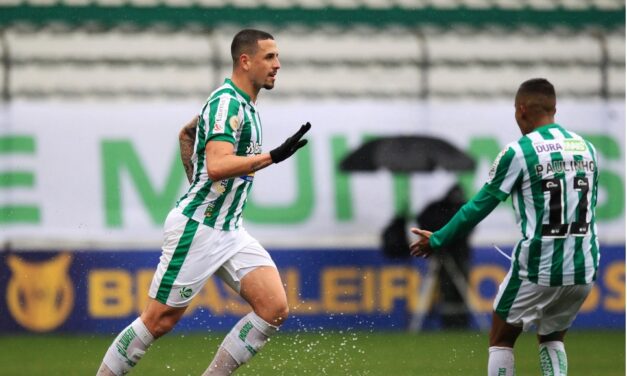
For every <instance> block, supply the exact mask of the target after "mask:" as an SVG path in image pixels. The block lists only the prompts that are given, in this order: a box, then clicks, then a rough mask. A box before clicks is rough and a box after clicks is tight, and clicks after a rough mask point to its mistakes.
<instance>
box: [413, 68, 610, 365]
mask: <svg viewBox="0 0 627 376" xmlns="http://www.w3.org/2000/svg"><path fill="white" fill-rule="evenodd" d="M555 104H556V96H555V89H554V88H553V85H552V84H551V83H550V82H549V81H547V80H545V79H531V80H528V81H525V82H523V83H522V84H521V85H520V87H519V89H518V92H517V94H516V100H515V107H516V122H517V123H518V126H519V128H520V131H521V132H522V134H523V136H522V137H521V138H520V139H519V140H518V141H516V142H512V143H510V144H509V145H507V146H506V147H505V149H504V150H503V151H502V152H501V153H500V154H499V155H498V157H497V158H496V160H495V162H494V165H493V166H492V169H491V170H490V174H489V178H488V181H487V183H486V184H485V185H484V187H483V188H482V189H481V190H480V191H479V193H478V194H477V195H476V196H474V197H473V198H472V199H471V200H470V201H469V202H468V203H467V204H466V205H464V206H463V207H462V208H461V209H460V210H459V211H458V212H457V214H456V215H455V216H454V217H453V218H452V219H451V221H450V222H449V223H448V224H447V225H446V226H444V227H443V228H442V229H440V230H439V231H436V232H434V233H431V232H429V231H425V230H421V229H417V228H414V229H412V232H413V233H414V234H416V235H419V239H418V240H416V241H414V242H413V243H412V244H411V247H410V248H411V253H412V255H414V256H422V257H428V256H430V255H431V253H432V252H433V251H434V250H435V249H437V248H439V247H441V246H443V245H446V244H448V243H449V242H451V240H452V239H454V238H455V237H457V236H460V235H462V234H463V233H466V232H468V231H469V230H470V229H471V228H473V227H474V226H475V225H477V224H478V223H479V222H481V220H483V218H485V217H486V216H487V215H488V214H490V212H491V211H492V210H493V209H494V208H496V206H497V205H498V204H499V203H500V202H501V201H504V200H505V199H506V198H507V197H508V196H510V195H511V196H512V204H513V208H514V211H515V214H516V222H517V223H518V225H519V226H520V229H521V232H522V239H521V240H520V241H519V242H518V243H517V244H516V247H515V248H514V251H513V254H512V263H511V267H510V270H509V273H508V274H507V276H506V277H505V279H504V281H503V282H502V283H501V286H500V288H499V291H498V293H497V296H496V298H495V301H494V306H493V308H494V312H493V315H492V328H491V330H490V348H489V359H488V375H489V376H497V375H498V376H511V375H514V352H513V347H514V343H515V342H516V339H517V338H518V336H519V335H520V333H521V331H522V330H528V329H529V328H530V327H531V326H535V327H536V330H537V336H538V342H539V344H540V350H539V352H540V354H539V355H540V365H541V369H542V374H543V375H545V376H548V375H551V376H553V375H555V376H561V375H566V374H567V369H568V365H567V358H566V351H565V349H564V336H565V334H566V331H567V330H568V328H569V327H570V325H571V324H572V322H573V320H574V319H575V316H576V315H577V312H578V311H579V309H580V308H581V305H582V304H583V302H584V300H585V299H586V297H587V296H588V293H589V292H590V290H591V288H592V283H593V281H594V280H595V279H596V271H597V267H598V265H599V258H600V254H599V245H598V238H597V229H596V223H595V222H596V221H595V206H596V201H597V180H598V170H597V156H596V151H595V149H594V146H592V144H591V143H590V142H588V141H586V140H584V139H583V138H582V137H581V136H579V135H577V134H575V133H573V132H571V131H568V130H566V129H565V128H563V127H561V126H560V125H558V124H556V123H555V122H554V116H555V112H556V110H555V108H556V106H555Z"/></svg>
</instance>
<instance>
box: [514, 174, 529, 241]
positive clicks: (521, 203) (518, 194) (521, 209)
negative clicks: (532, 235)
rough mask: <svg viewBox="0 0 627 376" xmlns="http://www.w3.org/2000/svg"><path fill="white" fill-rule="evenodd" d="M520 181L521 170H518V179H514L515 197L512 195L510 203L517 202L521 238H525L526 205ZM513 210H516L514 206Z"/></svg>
mask: <svg viewBox="0 0 627 376" xmlns="http://www.w3.org/2000/svg"><path fill="white" fill-rule="evenodd" d="M522 181H523V172H522V171H520V175H518V179H517V180H516V184H515V185H514V186H515V187H518V188H516V190H515V191H514V196H515V197H512V205H513V204H514V202H517V203H518V216H519V218H520V230H521V232H522V236H523V239H527V207H526V205H525V197H524V196H523V189H522ZM514 210H516V208H514Z"/></svg>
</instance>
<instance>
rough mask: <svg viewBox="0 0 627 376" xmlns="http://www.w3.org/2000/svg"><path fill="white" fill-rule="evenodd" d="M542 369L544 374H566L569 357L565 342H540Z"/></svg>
mask: <svg viewBox="0 0 627 376" xmlns="http://www.w3.org/2000/svg"><path fill="white" fill-rule="evenodd" d="M540 369H541V370H542V376H566V375H567V373H568V359H567V357H566V349H565V348H564V342H561V341H549V342H543V343H541V344H540Z"/></svg>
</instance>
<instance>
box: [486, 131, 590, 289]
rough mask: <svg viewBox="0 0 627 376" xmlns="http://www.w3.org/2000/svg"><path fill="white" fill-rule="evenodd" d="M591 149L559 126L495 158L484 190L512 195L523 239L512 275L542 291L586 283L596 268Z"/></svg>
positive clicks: (527, 137) (524, 139)
mask: <svg viewBox="0 0 627 376" xmlns="http://www.w3.org/2000/svg"><path fill="white" fill-rule="evenodd" d="M597 181H598V170H597V155H596V151H595V149H594V146H593V145H592V144H591V143H590V142H588V141H586V140H584V139H583V138H582V137H581V136H579V135H577V134H575V133H573V132H570V131H567V130H566V129H564V128H562V127H561V126H559V125H558V124H548V125H545V126H542V127H540V128H537V129H536V130H534V131H533V132H531V133H529V134H527V135H525V136H523V137H522V138H520V140H518V141H516V142H512V143H510V144H509V145H507V147H506V148H505V149H504V150H503V151H502V152H501V153H500V154H499V156H498V157H497V158H496V160H495V162H494V165H493V166H492V169H491V170H490V177H489V179H488V182H487V184H486V189H487V190H488V191H489V192H490V193H491V194H493V195H494V196H496V197H497V198H499V199H500V200H505V199H506V198H507V196H509V195H510V194H511V196H512V205H513V207H514V211H515V213H516V222H517V223H518V225H519V226H520V229H521V232H522V236H523V238H522V239H521V240H520V241H519V242H518V244H517V245H516V248H515V250H514V254H513V258H512V268H513V269H512V272H513V273H517V274H518V277H519V278H521V279H527V280H529V281H531V282H533V283H536V284H539V285H543V286H565V285H573V284H585V283H590V282H592V281H594V280H595V278H596V271H597V267H598V265H599V258H600V254H599V244H598V238H597V228H596V220H595V206H596V201H597Z"/></svg>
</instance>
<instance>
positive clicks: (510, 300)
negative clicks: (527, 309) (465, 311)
mask: <svg viewBox="0 0 627 376" xmlns="http://www.w3.org/2000/svg"><path fill="white" fill-rule="evenodd" d="M520 247H521V243H520V242H519V243H518V245H517V246H516V250H515V251H514V253H515V254H516V255H518V254H519V253H520ZM517 265H518V264H517V263H516V262H515V263H514V264H513V265H512V270H511V275H510V277H509V281H508V282H507V285H506V286H505V290H504V291H503V295H502V296H501V298H500V299H499V302H498V304H497V305H496V308H495V310H494V312H495V313H496V314H497V315H499V317H501V318H502V319H503V321H507V316H508V315H509V310H510V309H511V308H512V304H514V300H515V299H516V295H517V294H518V290H519V289H520V285H521V284H522V280H521V279H520V277H519V275H518V267H517Z"/></svg>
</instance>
